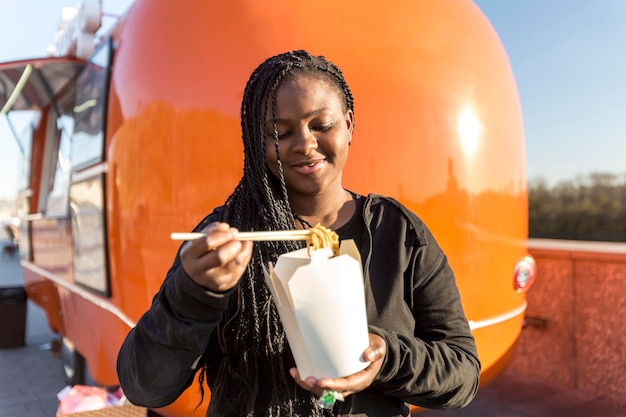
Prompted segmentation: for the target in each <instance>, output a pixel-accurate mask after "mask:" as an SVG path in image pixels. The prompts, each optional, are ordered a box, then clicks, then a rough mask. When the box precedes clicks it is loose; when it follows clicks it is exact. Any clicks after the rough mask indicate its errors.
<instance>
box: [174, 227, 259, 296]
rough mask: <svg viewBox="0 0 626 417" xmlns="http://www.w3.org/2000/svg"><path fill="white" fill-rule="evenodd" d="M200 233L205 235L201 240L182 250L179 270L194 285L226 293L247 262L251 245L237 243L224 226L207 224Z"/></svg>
mask: <svg viewBox="0 0 626 417" xmlns="http://www.w3.org/2000/svg"><path fill="white" fill-rule="evenodd" d="M202 232H203V233H206V237H205V238H204V239H202V238H200V239H196V240H192V241H189V242H187V243H186V244H185V245H184V246H183V248H182V250H181V252H180V260H181V263H182V266H183V269H184V270H185V272H186V273H187V275H189V277H190V278H191V279H192V280H193V281H194V282H195V283H196V284H198V285H200V286H202V287H204V288H206V289H208V290H210V291H213V292H225V291H228V290H230V289H231V288H233V287H234V286H235V285H237V283H238V282H239V279H240V278H241V276H242V275H243V273H244V271H245V270H246V267H247V266H248V263H249V262H250V257H251V256H252V242H241V241H239V240H237V239H236V238H235V237H236V235H237V232H238V230H237V229H235V228H234V227H230V226H229V225H228V224H227V223H217V222H216V223H211V224H209V225H208V226H207V227H206V228H204V229H203V230H202Z"/></svg>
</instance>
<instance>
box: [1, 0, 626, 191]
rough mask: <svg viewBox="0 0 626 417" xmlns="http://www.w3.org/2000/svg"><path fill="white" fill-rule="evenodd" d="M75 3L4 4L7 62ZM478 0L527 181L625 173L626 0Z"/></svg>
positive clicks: (12, 165) (113, 0) (8, 163)
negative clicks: (520, 138) (502, 59)
mask: <svg viewBox="0 0 626 417" xmlns="http://www.w3.org/2000/svg"><path fill="white" fill-rule="evenodd" d="M77 1H78V0H76V1H70V0H45V1H44V0H0V62H4V61H12V60H18V59H24V58H32V57H38V56H44V55H45V54H46V51H47V47H48V45H50V44H52V43H53V41H54V34H55V31H56V28H57V26H58V24H59V22H60V20H61V10H62V8H63V6H74V5H76V3H77ZM437 1H439V0H437ZM474 2H475V3H476V5H477V6H478V7H479V8H480V9H481V10H482V11H483V13H484V14H485V15H486V16H487V18H488V19H489V20H490V22H491V24H492V25H493V27H494V28H495V30H496V32H497V33H498V35H499V37H500V40H501V42H502V44H503V46H504V48H505V50H506V52H507V54H508V56H509V61H510V63H511V68H512V70H513V74H514V76H515V80H516V84H517V89H518V93H519V96H520V103H521V107H522V115H523V119H524V133H525V138H526V160H527V175H528V178H529V180H533V179H536V178H544V179H546V180H547V181H549V182H551V183H556V182H558V181H562V180H570V179H575V178H577V177H579V176H585V175H588V174H590V173H593V172H602V173H614V174H618V175H624V174H626V162H625V160H626V79H625V78H626V77H625V75H626V47H624V45H626V0H595V1H591V0H475V1H474ZM127 3H128V0H104V3H103V9H104V12H105V13H112V14H119V13H120V12H121V11H122V10H124V8H125V6H126V4H127ZM34 10H36V12H34ZM9 132H10V131H9V130H8V125H7V123H6V121H5V120H4V117H1V116H0V198H13V197H14V194H15V188H16V174H17V158H18V157H19V155H18V149H17V145H16V144H15V142H14V140H13V139H12V138H11V137H10V136H9V135H10V133H9Z"/></svg>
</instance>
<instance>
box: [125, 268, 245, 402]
mask: <svg viewBox="0 0 626 417" xmlns="http://www.w3.org/2000/svg"><path fill="white" fill-rule="evenodd" d="M234 291H235V290H231V291H230V292H229V293H226V294H212V293H210V292H207V291H206V290H205V289H203V288H202V287H200V286H199V285H197V284H196V283H194V282H193V281H192V280H191V278H189V276H187V274H186V273H185V271H184V270H183V268H182V266H181V264H180V259H179V257H178V256H177V257H176V261H175V262H174V265H173V266H172V268H171V269H170V271H169V272H168V274H167V276H166V278H165V281H164V282H163V285H162V286H161V288H160V290H159V292H158V293H157V294H156V296H155V297H154V299H153V301H152V305H151V307H150V309H149V310H148V311H147V312H146V313H144V314H143V316H142V317H141V318H140V319H139V321H138V323H137V325H136V326H135V327H134V328H133V329H132V330H131V331H130V332H129V334H128V335H127V336H126V339H125V340H124V342H123V344H122V347H121V349H120V351H119V354H118V358H117V373H118V377H119V380H120V384H121V386H122V389H123V391H124V394H125V395H126V397H127V398H128V399H129V400H130V401H131V402H132V403H133V404H136V405H140V406H144V407H152V408H156V407H163V406H165V405H168V404H170V403H172V402H173V401H174V400H176V398H178V396H180V394H181V393H182V392H183V391H184V390H185V389H186V388H187V387H188V386H189V385H191V383H192V382H193V378H194V375H195V374H196V371H197V366H198V363H199V361H200V359H201V357H202V355H203V354H204V352H205V351H206V349H207V345H208V343H209V339H210V336H211V334H212V333H213V330H214V329H215V327H216V326H217V323H218V321H219V318H220V316H221V314H222V311H223V310H224V309H225V308H226V307H227V305H228V302H229V299H230V297H231V294H232V293H233V292H234Z"/></svg>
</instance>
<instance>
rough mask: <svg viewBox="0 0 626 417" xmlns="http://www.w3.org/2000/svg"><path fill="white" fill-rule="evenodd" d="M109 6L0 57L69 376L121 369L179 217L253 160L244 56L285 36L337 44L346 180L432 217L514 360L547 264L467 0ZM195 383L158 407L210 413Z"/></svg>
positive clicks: (511, 120)
mask: <svg viewBox="0 0 626 417" xmlns="http://www.w3.org/2000/svg"><path fill="white" fill-rule="evenodd" d="M102 21H103V13H102V3H101V2H98V1H95V2H94V1H86V2H83V3H81V4H80V5H79V6H78V7H77V9H76V10H75V13H74V14H73V18H72V19H70V20H67V21H64V22H63V24H62V25H61V27H60V30H59V33H57V37H56V42H55V44H54V48H52V51H51V54H50V55H48V56H45V57H42V58H33V59H27V60H20V61H13V62H4V63H0V108H2V113H3V114H4V115H6V117H7V120H9V121H10V120H11V117H12V114H13V113H14V112H15V113H19V112H24V111H28V112H29V114H32V115H33V117H32V120H31V121H30V122H29V123H28V125H27V128H26V129H24V130H21V131H14V133H15V140H16V141H17V143H18V144H19V148H20V161H21V162H20V172H19V181H18V182H19V184H18V190H17V194H16V198H17V207H18V216H19V218H20V220H21V222H20V236H19V251H20V257H21V265H22V268H23V273H24V281H25V286H26V289H27V293H28V296H29V297H30V299H31V300H32V301H34V302H35V303H37V304H38V305H39V306H41V307H42V308H43V309H44V310H45V312H46V316H47V321H48V324H49V326H50V329H51V330H52V331H54V332H55V333H57V334H58V335H59V338H60V339H61V340H62V342H63V343H62V351H63V369H62V371H63V372H64V373H65V378H66V380H67V382H68V383H69V384H85V383H91V384H97V385H101V386H106V387H115V386H117V385H118V379H117V375H116V367H115V364H116V357H117V352H118V349H119V347H120V345H121V343H122V341H123V339H124V337H125V336H126V334H127V333H128V331H129V330H130V329H131V328H132V327H133V326H134V325H135V323H136V322H137V320H138V319H139V317H140V316H141V315H142V313H143V312H144V311H146V310H147V309H148V307H149V305H150V302H151V300H152V297H153V295H154V294H155V293H156V291H157V290H158V288H159V286H160V285H161V282H162V280H163V278H164V277H165V274H166V272H167V270H168V269H169V267H170V265H171V262H172V261H173V259H174V255H175V253H176V251H177V249H178V246H179V244H180V242H175V241H172V240H171V239H170V233H171V232H175V231H188V230H191V229H192V228H193V227H194V226H195V225H196V224H197V223H198V221H199V220H200V219H202V218H203V217H204V216H205V214H206V213H208V212H209V211H210V210H212V208H213V207H215V206H218V205H221V204H223V202H224V201H225V200H226V198H227V197H228V196H229V195H230V193H231V192H232V190H233V189H234V187H235V185H236V184H237V182H238V180H239V178H240V176H241V174H242V170H243V152H242V151H243V147H242V142H241V131H240V125H239V116H240V113H239V112H240V102H241V98H242V95H243V89H244V86H245V83H246V81H247V78H248V76H249V74H250V73H251V72H252V70H253V69H254V68H255V67H256V66H257V65H258V64H259V63H261V62H262V61H263V60H264V59H265V58H267V57H269V56H271V55H274V54H276V53H279V52H284V51H287V50H293V49H307V50H309V51H310V52H312V53H314V54H318V55H324V56H326V57H327V58H328V59H330V60H332V61H333V62H335V63H336V64H337V65H338V66H339V67H340V68H342V70H343V72H344V75H345V77H346V79H347V81H348V83H349V84H350V86H351V89H352V91H353V94H354V97H355V121H356V123H355V125H356V128H355V132H354V140H353V143H352V146H351V148H350V154H351V155H350V158H349V160H348V163H347V166H346V169H345V171H344V184H345V186H346V187H347V188H349V189H352V190H354V191H356V192H359V193H361V194H367V193H370V192H375V193H380V194H386V195H389V196H392V197H394V198H396V199H397V200H399V201H401V202H402V203H404V204H405V205H406V206H408V207H409V208H410V209H411V210H413V211H414V212H416V213H417V214H418V215H419V216H420V217H421V218H422V219H423V220H424V221H425V222H426V223H427V224H428V225H429V227H430V229H431V230H432V231H433V233H434V235H435V237H436V239H437V240H438V242H439V244H440V245H441V246H442V247H443V249H444V251H445V252H446V254H447V255H448V258H449V262H450V264H451V266H452V268H453V269H454V272H455V275H456V279H457V282H458V286H459V290H460V293H461V299H462V302H463V305H464V308H465V312H466V314H467V316H468V318H469V320H470V325H471V328H472V332H473V334H474V336H475V338H476V343H477V347H478V353H479V356H480V359H481V362H482V366H483V370H482V376H481V377H482V381H483V383H487V382H488V381H489V380H490V379H492V378H493V377H494V376H497V375H499V374H500V373H501V372H502V371H503V370H504V369H505V368H506V365H507V364H508V363H509V362H510V360H511V356H512V355H513V354H514V352H515V344H516V341H517V340H518V338H519V336H520V333H521V332H522V328H523V325H524V313H525V309H526V305H527V304H526V292H527V290H528V288H529V287H530V286H531V284H532V282H533V280H534V278H535V272H536V271H535V264H534V261H533V259H532V258H531V257H530V256H529V255H528V253H527V247H526V241H527V236H528V214H527V184H526V169H525V144H524V132H523V122H522V114H521V109H520V103H519V97H518V93H517V89H516V84H515V79H514V76H513V72H512V70H511V67H510V63H509V60H508V57H507V54H506V51H505V50H504V48H503V46H502V44H501V42H500V40H499V38H498V35H497V33H496V32H495V30H494V29H493V27H492V26H491V24H490V23H489V21H488V20H487V18H486V17H485V16H484V15H483V13H482V12H481V11H480V9H479V8H478V7H477V6H476V5H475V4H474V3H473V2H472V1H470V0H456V1H445V2H439V1H437V2H427V1H414V0H401V1H397V2H392V3H385V4H384V5H382V4H378V3H371V2H365V3H364V2H359V1H356V0H345V1H341V2H335V1H333V0H320V1H318V2H316V3H315V4H314V5H312V4H310V3H307V2H292V1H288V0H277V1H274V2H272V3H271V6H270V5H268V4H267V3H266V2H253V1H246V0H232V1H228V2H224V1H217V0H195V1H194V0H188V1H184V2H171V1H150V0H136V1H134V2H131V3H129V5H128V8H127V10H126V11H125V12H124V13H123V14H122V15H120V16H118V17H117V18H116V19H115V21H114V23H113V24H111V25H109V26H108V27H107V28H104V27H103V25H102ZM3 140H6V138H3ZM60 372H61V370H60ZM198 388H199V387H198V386H197V383H196V384H194V385H193V386H192V387H190V388H189V389H188V390H187V391H186V392H185V394H184V395H183V396H182V397H180V398H179V399H178V400H177V401H175V402H174V403H173V404H171V405H170V406H167V407H164V408H161V409H158V410H152V411H151V412H154V413H158V414H159V415H162V416H168V417H178V416H191V415H193V416H203V415H204V414H205V412H206V400H205V404H203V405H202V406H200V407H198V408H196V406H197V404H198V401H199V394H198Z"/></svg>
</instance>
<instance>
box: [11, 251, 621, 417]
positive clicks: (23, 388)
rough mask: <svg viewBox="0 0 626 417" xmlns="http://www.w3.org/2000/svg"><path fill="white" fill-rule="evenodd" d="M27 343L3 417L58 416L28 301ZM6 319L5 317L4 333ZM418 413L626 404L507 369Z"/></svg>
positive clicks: (52, 376)
mask: <svg viewBox="0 0 626 417" xmlns="http://www.w3.org/2000/svg"><path fill="white" fill-rule="evenodd" d="M17 285H23V281H22V275H21V269H20V266H19V261H18V260H17V258H10V257H6V256H3V257H1V258H0V288H1V287H7V286H17ZM27 304H28V305H27V316H26V338H25V345H24V346H22V347H17V348H0V417H55V413H56V408H57V400H56V393H57V392H59V391H60V390H61V389H62V388H63V387H64V386H65V383H64V381H63V376H62V375H63V374H62V369H61V367H62V365H61V360H60V358H58V357H57V356H55V354H54V353H53V349H52V342H53V341H54V340H55V337H56V336H55V335H54V334H52V333H51V332H50V330H49V329H48V326H47V323H46V319H45V316H44V314H43V311H42V310H41V309H40V308H39V307H38V306H36V305H35V304H34V303H32V302H30V301H29V302H28V303H27ZM6 320H7V317H0V331H2V326H3V325H6ZM417 415H419V417H626V406H620V405H616V404H614V403H611V402H610V401H607V400H604V399H602V398H599V397H597V396H595V395H593V394H590V393H586V392H583V391H580V390H575V389H571V388H566V387H560V386H555V385H554V384H550V383H548V382H545V381H543V380H541V379H537V378H528V377H520V376H517V375H513V374H512V373H510V372H505V373H504V374H503V375H502V376H501V377H499V378H498V379H497V380H495V381H493V382H492V383H491V384H490V385H489V386H487V387H484V388H483V389H481V391H480V392H479V394H478V396H477V397H476V399H475V400H474V401H473V402H472V403H471V404H470V405H469V406H467V407H466V408H464V409H462V410H451V411H435V410H427V411H423V412H420V413H418V414H417Z"/></svg>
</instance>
